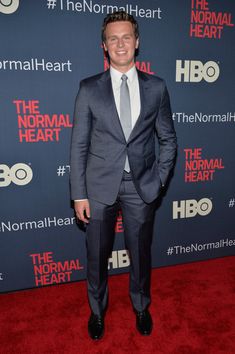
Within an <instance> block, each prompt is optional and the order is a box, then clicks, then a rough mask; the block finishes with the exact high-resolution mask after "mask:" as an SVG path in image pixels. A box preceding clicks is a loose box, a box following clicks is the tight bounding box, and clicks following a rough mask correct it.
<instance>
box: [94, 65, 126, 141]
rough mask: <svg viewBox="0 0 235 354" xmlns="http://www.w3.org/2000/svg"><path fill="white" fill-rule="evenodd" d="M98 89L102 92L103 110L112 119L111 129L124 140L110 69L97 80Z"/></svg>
mask: <svg viewBox="0 0 235 354" xmlns="http://www.w3.org/2000/svg"><path fill="white" fill-rule="evenodd" d="M98 85H99V89H100V92H101V94H102V98H103V105H104V107H105V110H106V112H107V114H108V115H109V118H110V119H111V120H112V123H113V124H112V126H113V131H114V132H117V134H118V135H119V137H120V138H121V139H122V140H123V139H124V141H125V135H124V133H123V130H122V126H121V123H120V119H119V116H118V112H117V108H116V104H115V99H114V94H113V88H112V82H111V76H110V71H109V70H107V71H105V72H104V73H103V75H102V76H101V78H100V79H99V81H98Z"/></svg>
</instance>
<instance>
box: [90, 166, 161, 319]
mask: <svg viewBox="0 0 235 354" xmlns="http://www.w3.org/2000/svg"><path fill="white" fill-rule="evenodd" d="M89 203H90V212H91V217H90V221H89V224H88V225H87V238H86V244H87V287H88V299H89V304H90V307H91V310H92V312H93V313H95V314H96V315H99V316H101V315H103V314H104V312H105V310H106V308H107V302H108V284H107V280H108V258H109V257H110V256H111V253H112V249H113V243H114V237H115V224H116V218H117V213H118V211H119V210H120V209H121V211H122V217H123V226H124V238H125V245H126V248H127V250H128V252H129V257H130V278H129V294H130V298H131V302H132V305H133V308H134V310H136V311H143V310H145V309H146V308H147V307H148V306H149V304H150V276H151V243H152V233H153V223H154V214H155V209H156V200H155V201H154V202H152V203H150V204H146V203H145V202H144V201H143V200H142V199H141V198H140V196H139V194H138V193H137V191H136V188H135V186H134V183H133V181H132V177H131V173H127V172H125V171H124V174H123V178H122V181H121V185H120V189H119V193H118V196H117V199H116V202H115V203H114V204H113V205H106V204H102V203H100V202H98V201H96V200H92V199H89Z"/></svg>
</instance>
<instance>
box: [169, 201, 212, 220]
mask: <svg viewBox="0 0 235 354" xmlns="http://www.w3.org/2000/svg"><path fill="white" fill-rule="evenodd" d="M211 210H212V201H211V200H210V199H208V198H202V199H201V200H199V201H198V202H197V201H196V200H195V199H189V200H181V201H180V202H178V201H174V202H173V219H178V218H180V219H184V218H193V217H194V216H196V215H197V214H199V215H201V216H205V215H208V214H209V213H210V212H211Z"/></svg>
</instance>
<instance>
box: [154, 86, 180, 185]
mask: <svg viewBox="0 0 235 354" xmlns="http://www.w3.org/2000/svg"><path fill="white" fill-rule="evenodd" d="M156 131H157V136H158V142H159V159H158V164H159V174H160V179H161V182H162V185H163V186H164V185H165V183H166V181H167V179H168V176H169V173H170V171H171V169H172V168H173V166H174V161H175V156H176V150H177V139H176V133H175V129H174V124H173V120H172V112H171V106H170V98H169V94H168V91H167V87H166V84H165V82H164V81H163V87H162V96H161V102H160V108H159V111H158V116H157V119H156Z"/></svg>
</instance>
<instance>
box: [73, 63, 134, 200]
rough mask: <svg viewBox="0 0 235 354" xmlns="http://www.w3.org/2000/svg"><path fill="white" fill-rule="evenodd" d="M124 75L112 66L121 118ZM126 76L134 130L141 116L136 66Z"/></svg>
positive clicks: (113, 82)
mask: <svg viewBox="0 0 235 354" xmlns="http://www.w3.org/2000/svg"><path fill="white" fill-rule="evenodd" d="M122 75H123V73H121V72H120V71H118V70H116V69H114V68H113V67H112V66H111V65H110V76H111V82H112V89H113V95H114V100H115V104H116V108H117V112H118V115H119V117H120V87H121V83H122V79H121V77H122ZM125 75H126V76H127V77H128V79H127V85H128V88H129V93H130V102H131V123H132V129H133V127H134V125H135V123H136V121H137V119H138V117H139V115H140V88H139V80H138V74H137V70H136V67H135V65H134V66H132V68H131V69H130V70H128V71H127V72H126V73H125ZM82 200H86V199H77V200H75V202H78V201H82Z"/></svg>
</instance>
